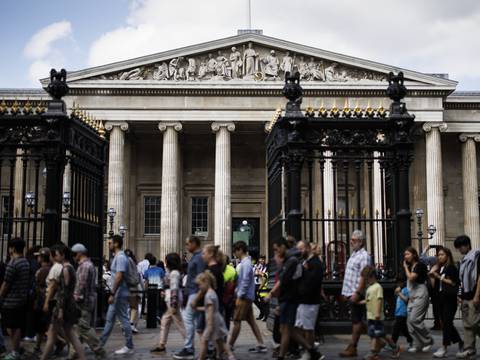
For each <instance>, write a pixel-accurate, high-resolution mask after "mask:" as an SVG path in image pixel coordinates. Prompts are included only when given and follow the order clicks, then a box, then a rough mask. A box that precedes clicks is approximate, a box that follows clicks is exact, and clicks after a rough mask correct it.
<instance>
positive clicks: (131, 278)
mask: <svg viewBox="0 0 480 360" xmlns="http://www.w3.org/2000/svg"><path fill="white" fill-rule="evenodd" d="M127 258H128V271H127V273H126V276H125V282H126V283H127V286H128V287H129V288H135V289H136V288H137V287H138V285H139V284H140V274H139V273H138V270H137V265H136V264H135V262H134V261H133V260H132V258H130V257H128V256H127Z"/></svg>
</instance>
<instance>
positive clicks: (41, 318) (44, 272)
mask: <svg viewBox="0 0 480 360" xmlns="http://www.w3.org/2000/svg"><path fill="white" fill-rule="evenodd" d="M35 256H36V257H37V261H38V263H39V264H40V268H39V269H38V270H37V272H36V273H35V298H34V307H33V316H34V328H35V333H36V336H37V339H36V342H35V347H34V351H35V352H39V351H40V346H41V344H42V342H43V340H44V337H45V333H46V332H47V331H48V325H49V316H48V314H47V313H45V312H44V311H43V304H44V303H45V296H46V292H47V276H48V273H49V272H50V268H51V267H52V263H51V261H50V249H49V248H41V249H39V250H38V252H36V253H35Z"/></svg>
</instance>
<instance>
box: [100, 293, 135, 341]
mask: <svg viewBox="0 0 480 360" xmlns="http://www.w3.org/2000/svg"><path fill="white" fill-rule="evenodd" d="M117 316H118V319H119V320H120V323H121V324H122V329H123V334H124V335H125V345H126V346H127V347H128V348H129V349H133V341H132V328H131V326H130V319H129V318H128V297H116V298H115V300H114V302H113V304H111V305H109V306H108V310H107V318H106V322H105V328H104V329H103V333H102V337H101V338H100V343H101V345H102V346H104V345H105V343H106V342H107V339H108V337H109V336H110V333H111V332H112V330H113V325H114V324H115V318H116V317H117Z"/></svg>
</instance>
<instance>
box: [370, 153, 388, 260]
mask: <svg viewBox="0 0 480 360" xmlns="http://www.w3.org/2000/svg"><path fill="white" fill-rule="evenodd" d="M374 157H375V158H376V159H378V158H379V157H380V153H379V152H375V153H374ZM383 192H384V189H383V179H382V171H381V169H380V162H379V161H378V160H374V161H373V217H374V218H375V219H382V205H383V204H382V193H383ZM373 232H374V233H373V236H374V239H375V253H374V255H375V264H383V259H384V250H385V251H386V249H384V248H383V222H381V221H377V222H375V227H374V229H373Z"/></svg>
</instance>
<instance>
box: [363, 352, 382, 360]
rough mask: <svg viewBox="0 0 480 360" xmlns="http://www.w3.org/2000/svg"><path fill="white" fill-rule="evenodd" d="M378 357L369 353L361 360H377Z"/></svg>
mask: <svg viewBox="0 0 480 360" xmlns="http://www.w3.org/2000/svg"><path fill="white" fill-rule="evenodd" d="M379 359H380V356H379V355H378V354H375V353H372V352H371V353H369V354H367V355H365V356H364V357H363V360H379Z"/></svg>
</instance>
